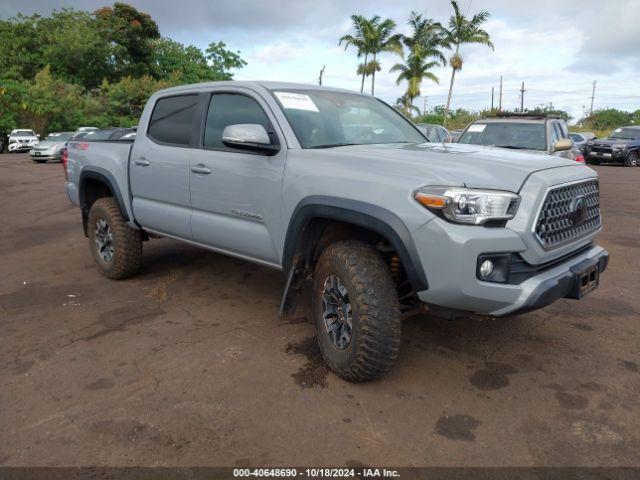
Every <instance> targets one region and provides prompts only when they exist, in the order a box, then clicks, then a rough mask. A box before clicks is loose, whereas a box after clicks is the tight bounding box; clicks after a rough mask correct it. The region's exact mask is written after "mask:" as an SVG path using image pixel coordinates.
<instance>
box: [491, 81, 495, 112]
mask: <svg viewBox="0 0 640 480" xmlns="http://www.w3.org/2000/svg"><path fill="white" fill-rule="evenodd" d="M494 89H495V87H491V111H492V112H493V90H494Z"/></svg>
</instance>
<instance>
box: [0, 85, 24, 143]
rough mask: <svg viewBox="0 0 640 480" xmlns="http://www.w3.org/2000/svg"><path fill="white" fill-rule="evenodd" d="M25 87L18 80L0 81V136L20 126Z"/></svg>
mask: <svg viewBox="0 0 640 480" xmlns="http://www.w3.org/2000/svg"><path fill="white" fill-rule="evenodd" d="M27 87H28V85H26V84H25V83H24V82H20V81H18V80H13V79H3V80H0V135H5V134H7V133H9V132H10V131H11V130H13V129H14V128H16V127H18V126H19V125H20V120H21V114H22V113H23V112H24V110H25V109H26V104H25V103H24V102H25V98H26V97H27Z"/></svg>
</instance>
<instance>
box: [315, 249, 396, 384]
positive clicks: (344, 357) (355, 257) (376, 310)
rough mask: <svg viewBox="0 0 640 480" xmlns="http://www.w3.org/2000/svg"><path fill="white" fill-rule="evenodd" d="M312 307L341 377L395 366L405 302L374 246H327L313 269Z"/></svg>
mask: <svg viewBox="0 0 640 480" xmlns="http://www.w3.org/2000/svg"><path fill="white" fill-rule="evenodd" d="M313 309H314V323H315V327H316V334H317V336H318V343H319V345H320V350H321V351H322V355H323V357H324V360H325V362H326V363H327V365H328V366H329V367H330V368H331V370H333V371H334V372H335V373H336V374H337V375H338V376H340V377H342V378H344V379H345V380H349V381H352V382H362V381H366V380H371V379H374V378H377V377H380V376H382V375H384V374H385V373H387V372H388V371H389V370H390V369H391V367H392V366H393V364H394V362H395V360H396V358H397V356H398V350H399V348H400V304H399V302H398V297H397V293H396V290H395V286H394V283H393V280H392V278H391V274H390V272H389V268H388V267H387V264H386V263H385V262H384V260H383V258H382V256H381V255H380V254H379V253H378V252H377V251H376V250H375V249H374V248H373V247H371V246H369V245H367V244H365V243H362V242H358V241H344V242H337V243H334V244H332V245H330V246H329V247H327V248H326V249H325V251H324V252H323V253H322V255H321V257H320V259H319V261H318V264H317V266H316V270H315V273H314V281H313Z"/></svg>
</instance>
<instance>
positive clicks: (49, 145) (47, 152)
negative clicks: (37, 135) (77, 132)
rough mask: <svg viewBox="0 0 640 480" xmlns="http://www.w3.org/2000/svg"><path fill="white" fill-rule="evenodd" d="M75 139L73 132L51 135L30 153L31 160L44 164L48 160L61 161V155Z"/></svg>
mask: <svg viewBox="0 0 640 480" xmlns="http://www.w3.org/2000/svg"><path fill="white" fill-rule="evenodd" d="M71 137H73V132H59V133H50V134H49V135H48V136H47V138H45V139H44V140H43V141H42V142H40V143H38V144H37V145H36V146H35V147H33V149H32V150H31V152H30V155H31V160H33V161H34V162H37V163H44V162H46V161H47V160H57V161H60V158H61V157H60V153H61V152H62V149H63V148H64V147H65V146H66V145H67V142H68V141H69V140H70V139H71Z"/></svg>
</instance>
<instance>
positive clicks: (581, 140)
mask: <svg viewBox="0 0 640 480" xmlns="http://www.w3.org/2000/svg"><path fill="white" fill-rule="evenodd" d="M569 138H571V140H573V143H574V145H575V146H576V147H578V148H579V149H580V150H582V147H583V146H584V144H585V143H587V142H588V141H589V140H592V139H594V138H596V134H595V133H593V132H572V133H570V134H569Z"/></svg>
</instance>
